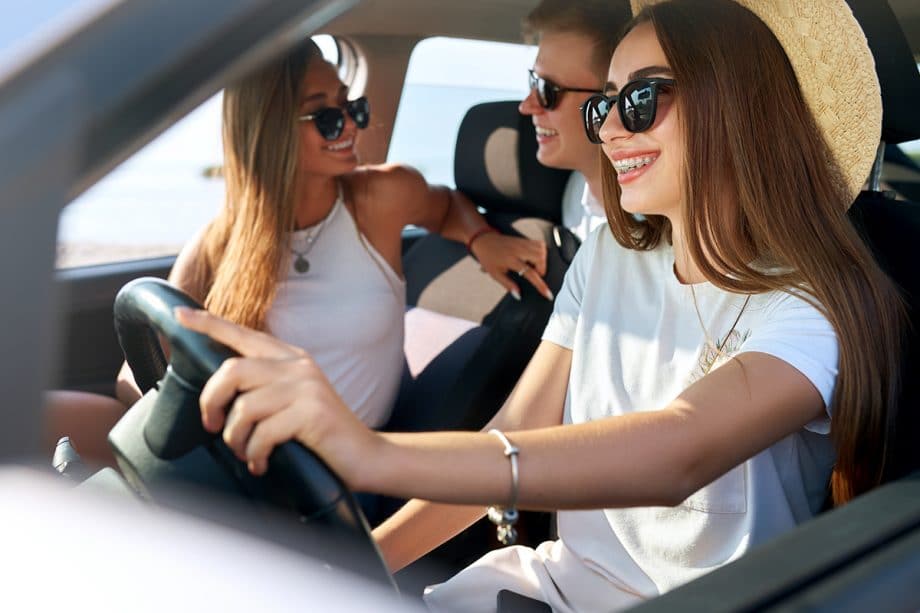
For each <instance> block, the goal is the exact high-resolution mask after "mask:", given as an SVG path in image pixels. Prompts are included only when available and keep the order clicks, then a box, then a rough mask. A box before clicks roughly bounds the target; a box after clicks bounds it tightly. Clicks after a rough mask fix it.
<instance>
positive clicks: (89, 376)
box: [52, 256, 175, 395]
mask: <svg viewBox="0 0 920 613" xmlns="http://www.w3.org/2000/svg"><path fill="white" fill-rule="evenodd" d="M174 261H175V257H174V256H170V257H162V258H155V259H149V260H139V261H135V262H119V263H116V264H104V265H101V266H86V267H82V268H72V269H68V270H59V271H58V272H57V274H56V276H55V284H56V290H57V292H58V296H60V304H61V305H62V308H63V309H64V312H63V313H62V314H61V328H60V329H61V334H62V337H63V338H62V340H63V343H62V345H61V347H62V350H61V352H60V353H59V354H58V355H59V358H58V359H59V361H58V363H57V366H56V369H55V374H54V377H53V379H52V382H53V383H52V385H53V387H54V388H56V389H70V390H82V391H87V392H97V393H101V394H108V395H113V394H114V391H115V377H116V375H117V374H118V369H119V368H120V367H121V363H122V360H123V359H124V358H123V356H122V353H121V349H120V348H119V346H118V340H117V339H116V336H115V327H114V325H113V320H112V305H113V304H114V302H115V295H116V294H117V293H118V290H119V289H121V288H122V286H124V285H125V283H127V282H128V281H131V280H132V279H136V278H138V277H147V276H151V277H160V278H163V279H165V278H166V276H167V275H168V274H169V269H170V268H171V267H172V265H173V262H174Z"/></svg>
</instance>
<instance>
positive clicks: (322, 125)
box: [297, 96, 371, 140]
mask: <svg viewBox="0 0 920 613" xmlns="http://www.w3.org/2000/svg"><path fill="white" fill-rule="evenodd" d="M345 113H348V116H349V117H351V118H352V119H353V120H354V122H355V125H356V126H358V128H359V129H361V130H363V129H364V128H366V127H367V124H368V122H370V119H371V108H370V104H369V103H368V101H367V98H366V97H365V96H361V97H360V98H358V99H356V100H349V101H348V102H346V103H345V107H344V109H343V108H342V107H338V106H331V107H326V108H324V109H320V110H318V111H315V112H313V113H307V114H306V115H300V116H298V117H297V121H300V122H304V121H312V122H313V123H314V124H315V125H316V129H317V130H319V133H320V135H321V136H322V137H323V138H325V139H326V140H335V139H337V138H338V137H340V136H341V135H342V132H343V131H344V130H345Z"/></svg>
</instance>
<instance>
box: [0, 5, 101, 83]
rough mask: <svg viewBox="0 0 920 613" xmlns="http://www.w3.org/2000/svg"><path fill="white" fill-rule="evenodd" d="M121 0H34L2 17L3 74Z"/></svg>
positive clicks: (0, 69)
mask: <svg viewBox="0 0 920 613" xmlns="http://www.w3.org/2000/svg"><path fill="white" fill-rule="evenodd" d="M117 2H118V0H33V1H32V2H22V3H19V4H18V5H17V6H16V8H15V9H12V10H8V11H5V12H4V15H3V19H0V78H2V75H6V74H8V73H9V72H10V71H12V70H14V69H15V68H16V66H20V65H22V64H23V63H24V62H25V61H27V60H28V59H29V58H30V57H33V56H34V55H36V54H38V53H40V52H41V50H42V49H44V48H46V47H48V46H49V45H50V44H51V43H52V42H53V41H55V40H58V39H60V37H61V36H62V35H63V34H65V33H67V32H70V31H72V30H74V29H76V28H77V27H79V26H80V25H81V24H83V23H86V22H87V21H88V20H90V19H91V18H92V17H93V16H94V15H98V14H99V13H101V12H102V11H104V10H105V9H106V8H108V7H110V6H112V5H113V4H117Z"/></svg>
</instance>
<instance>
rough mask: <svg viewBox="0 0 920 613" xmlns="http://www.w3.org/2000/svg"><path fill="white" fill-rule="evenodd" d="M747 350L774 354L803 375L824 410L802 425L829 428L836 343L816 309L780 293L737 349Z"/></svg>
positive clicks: (824, 430)
mask: <svg viewBox="0 0 920 613" xmlns="http://www.w3.org/2000/svg"><path fill="white" fill-rule="evenodd" d="M747 351H758V352H761V353H766V354H769V355H772V356H774V357H777V358H779V359H780V360H783V361H784V362H786V363H787V364H789V365H790V366H792V367H793V368H795V369H796V370H798V371H799V372H801V373H802V374H803V375H805V376H806V377H807V378H808V380H809V381H811V383H812V385H814V386H815V388H816V389H817V390H818V392H819V393H820V394H821V397H822V398H823V399H824V406H825V413H826V414H825V415H824V416H823V417H821V418H818V419H816V420H814V421H812V422H810V423H808V424H807V425H806V428H807V429H808V430H811V431H812V432H815V433H817V434H827V433H829V432H830V423H831V422H830V416H831V410H832V408H831V401H832V399H833V397H834V386H835V384H836V382H837V358H838V344H837V335H836V334H835V333H834V328H833V326H832V325H831V324H830V322H829V321H827V319H826V318H825V317H824V315H822V314H821V312H820V311H818V309H816V308H815V307H813V306H812V305H811V304H809V303H808V302H806V301H805V300H803V299H802V298H800V297H798V296H793V295H789V294H783V295H782V296H780V297H779V298H778V299H777V300H776V302H775V303H774V304H773V305H771V307H768V310H767V312H766V313H764V320H763V322H762V323H761V325H759V326H757V327H756V328H755V329H754V330H752V332H751V335H750V336H749V337H748V338H747V339H746V340H745V341H744V343H743V344H742V345H741V347H740V349H739V353H741V352H747Z"/></svg>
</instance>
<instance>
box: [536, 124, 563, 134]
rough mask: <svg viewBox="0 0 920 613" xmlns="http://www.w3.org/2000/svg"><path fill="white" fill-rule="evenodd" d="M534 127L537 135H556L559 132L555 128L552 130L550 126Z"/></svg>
mask: <svg viewBox="0 0 920 613" xmlns="http://www.w3.org/2000/svg"><path fill="white" fill-rule="evenodd" d="M534 129H535V130H536V132H537V136H556V135H557V134H559V132H557V131H555V130H550V129H549V128H541V127H540V126H534Z"/></svg>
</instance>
